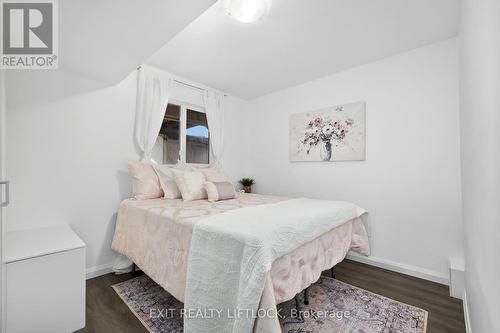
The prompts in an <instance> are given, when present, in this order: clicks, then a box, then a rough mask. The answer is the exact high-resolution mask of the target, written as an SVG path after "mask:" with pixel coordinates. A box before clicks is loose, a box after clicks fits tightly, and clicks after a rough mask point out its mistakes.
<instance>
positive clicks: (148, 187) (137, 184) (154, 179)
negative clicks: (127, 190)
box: [128, 161, 163, 200]
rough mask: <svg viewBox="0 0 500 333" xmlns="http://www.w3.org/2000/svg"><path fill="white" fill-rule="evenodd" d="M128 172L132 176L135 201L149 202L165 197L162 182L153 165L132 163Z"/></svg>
mask: <svg viewBox="0 0 500 333" xmlns="http://www.w3.org/2000/svg"><path fill="white" fill-rule="evenodd" d="M128 171H129V173H130V176H132V188H133V195H134V198H135V199H137V200H148V199H156V198H161V197H162V196H163V190H162V189H161V186H160V181H159V180H158V176H157V175H156V172H155V170H154V169H153V166H152V165H151V164H147V163H142V162H136V161H130V162H129V163H128Z"/></svg>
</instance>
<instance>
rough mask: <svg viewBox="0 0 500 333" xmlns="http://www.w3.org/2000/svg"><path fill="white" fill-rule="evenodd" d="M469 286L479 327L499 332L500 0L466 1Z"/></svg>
mask: <svg viewBox="0 0 500 333" xmlns="http://www.w3.org/2000/svg"><path fill="white" fill-rule="evenodd" d="M461 15H462V19H461V27H460V30H461V31H460V34H461V73H460V74H461V87H460V88H461V89H460V103H461V105H460V117H461V133H462V137H461V146H462V184H463V188H462V193H463V217H464V231H465V232H464V234H465V259H466V292H467V301H468V304H467V305H468V307H467V308H468V310H469V315H470V320H471V324H472V327H471V328H472V332H474V333H490V332H500V322H499V320H498V316H499V314H500V284H499V280H500V259H499V255H500V148H499V143H500V131H499V128H500V2H499V1H497V0H485V1H475V0H464V1H462V14H461Z"/></svg>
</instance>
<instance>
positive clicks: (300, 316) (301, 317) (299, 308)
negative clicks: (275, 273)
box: [295, 295, 304, 323]
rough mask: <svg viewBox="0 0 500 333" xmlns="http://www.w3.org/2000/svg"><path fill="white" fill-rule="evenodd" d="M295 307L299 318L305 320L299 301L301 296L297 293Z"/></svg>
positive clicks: (301, 320)
mask: <svg viewBox="0 0 500 333" xmlns="http://www.w3.org/2000/svg"><path fill="white" fill-rule="evenodd" d="M295 309H296V310H297V314H298V316H299V317H298V318H299V321H300V322H302V323H303V322H304V317H303V316H302V309H301V306H300V301H299V297H298V296H297V295H295Z"/></svg>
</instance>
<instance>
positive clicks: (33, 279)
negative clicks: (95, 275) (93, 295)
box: [5, 226, 85, 333]
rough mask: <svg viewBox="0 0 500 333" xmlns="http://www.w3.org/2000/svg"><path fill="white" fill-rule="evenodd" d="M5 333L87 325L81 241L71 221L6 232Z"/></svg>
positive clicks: (54, 331) (64, 330)
mask: <svg viewBox="0 0 500 333" xmlns="http://www.w3.org/2000/svg"><path fill="white" fill-rule="evenodd" d="M5 259H6V263H7V264H6V279H7V288H6V289H7V290H6V306H7V307H6V312H7V313H6V326H7V332H6V333H31V332H33V333H68V332H73V331H76V330H78V329H80V328H83V327H84V326H85V243H84V242H83V241H82V240H81V239H80V238H79V237H78V236H77V235H76V234H75V232H74V231H73V230H72V229H71V228H70V227H69V226H57V227H47V228H40V229H30V230H22V231H13V232H8V233H6V237H5Z"/></svg>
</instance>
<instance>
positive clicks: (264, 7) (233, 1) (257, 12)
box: [224, 0, 270, 23]
mask: <svg viewBox="0 0 500 333" xmlns="http://www.w3.org/2000/svg"><path fill="white" fill-rule="evenodd" d="M269 1H270V0H225V6H224V7H225V9H226V13H227V15H229V16H231V17H232V18H234V19H236V20H238V21H240V22H243V23H251V22H255V21H257V20H260V19H261V18H262V17H263V16H264V15H266V14H267V12H268V11H269Z"/></svg>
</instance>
